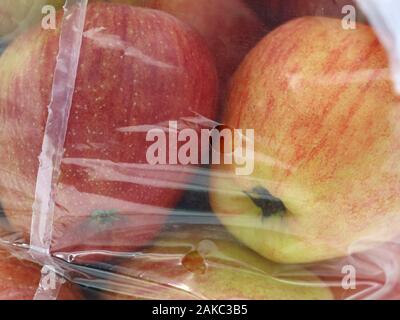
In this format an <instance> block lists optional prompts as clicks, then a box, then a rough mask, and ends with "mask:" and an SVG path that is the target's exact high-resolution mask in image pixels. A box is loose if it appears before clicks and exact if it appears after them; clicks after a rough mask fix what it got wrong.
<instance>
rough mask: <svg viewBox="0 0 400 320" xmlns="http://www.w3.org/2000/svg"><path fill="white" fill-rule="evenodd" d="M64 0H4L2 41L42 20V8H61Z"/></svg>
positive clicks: (0, 15)
mask: <svg viewBox="0 0 400 320" xmlns="http://www.w3.org/2000/svg"><path fill="white" fill-rule="evenodd" d="M64 2H65V1H64V0H2V1H1V2H0V43H1V42H3V41H8V40H11V39H12V38H13V37H15V36H17V35H18V34H19V33H21V32H22V31H24V30H26V29H27V28H28V27H29V26H31V25H33V24H34V23H37V22H38V21H40V19H41V17H43V14H42V8H43V6H45V5H52V6H54V7H55V8H61V7H62V5H63V4H64Z"/></svg>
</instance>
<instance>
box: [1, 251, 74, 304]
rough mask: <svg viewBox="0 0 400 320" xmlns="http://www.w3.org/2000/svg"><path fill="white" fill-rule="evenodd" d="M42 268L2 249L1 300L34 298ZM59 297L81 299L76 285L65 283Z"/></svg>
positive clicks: (62, 298) (61, 298)
mask: <svg viewBox="0 0 400 320" xmlns="http://www.w3.org/2000/svg"><path fill="white" fill-rule="evenodd" d="M40 279H41V269H40V267H39V266H37V265H35V264H33V263H32V262H29V261H24V260H19V259H18V258H16V257H13V256H12V255H11V254H10V253H8V252H7V251H5V250H4V249H0V300H32V299H33V298H34V296H35V293H36V290H37V289H38V287H39V282H40ZM57 299H60V300H80V299H82V296H81V293H80V292H79V290H78V289H77V288H76V287H73V286H72V285H71V284H69V283H65V284H63V285H62V287H61V291H60V292H59V295H58V297H57Z"/></svg>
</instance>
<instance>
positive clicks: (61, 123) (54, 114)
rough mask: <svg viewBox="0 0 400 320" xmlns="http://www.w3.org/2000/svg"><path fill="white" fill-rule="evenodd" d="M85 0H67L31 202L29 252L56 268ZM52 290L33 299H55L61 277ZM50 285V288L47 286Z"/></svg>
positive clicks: (45, 263) (38, 293)
mask: <svg viewBox="0 0 400 320" xmlns="http://www.w3.org/2000/svg"><path fill="white" fill-rule="evenodd" d="M87 2H88V1H87V0H67V1H66V4H65V6H64V18H63V22H62V29H61V34H60V40H59V53H58V56H57V63H56V67H55V72H54V78H53V88H52V94H51V101H50V105H49V106H48V118H47V123H46V127H45V132H44V139H43V145H42V152H41V155H40V157H39V160H40V165H39V170H38V175H37V182H36V191H35V201H34V204H33V208H32V209H33V213H32V225H31V239H30V250H29V252H30V254H31V255H32V256H33V258H34V259H35V260H38V261H40V262H41V263H42V264H43V265H44V267H43V268H44V269H43V270H46V269H49V266H50V267H53V269H54V270H53V269H51V271H54V272H55V271H58V272H60V269H58V268H57V269H56V268H55V267H54V266H55V263H54V262H53V259H52V257H51V256H50V244H51V235H52V223H53V214H54V194H55V192H56V187H57V180H58V176H59V172H60V166H61V158H62V155H63V150H64V142H65V137H66V132H67V125H68V119H69V113H70V108H71V104H72V97H73V93H74V83H75V78H76V73H77V67H78V62H79V55H80V48H81V43H82V35H83V27H84V22H85V14H86V7H87ZM55 283H56V288H54V289H55V290H46V289H45V288H43V287H42V285H40V286H39V288H38V291H37V292H36V295H35V299H55V298H56V297H57V292H58V290H59V289H60V284H61V281H60V279H57V280H56V282H55ZM51 289H53V288H51Z"/></svg>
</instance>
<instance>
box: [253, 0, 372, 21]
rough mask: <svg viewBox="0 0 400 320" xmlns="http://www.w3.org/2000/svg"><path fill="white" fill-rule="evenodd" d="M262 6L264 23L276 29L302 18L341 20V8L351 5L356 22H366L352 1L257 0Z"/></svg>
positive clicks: (342, 15)
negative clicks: (321, 17)
mask: <svg viewBox="0 0 400 320" xmlns="http://www.w3.org/2000/svg"><path fill="white" fill-rule="evenodd" d="M259 2H260V5H261V6H264V11H263V14H264V16H265V21H266V23H267V24H268V25H269V26H271V27H276V26H279V25H281V24H282V23H285V22H287V21H289V20H291V19H295V18H300V17H304V16H326V17H332V18H339V19H341V18H343V17H344V16H345V14H343V13H342V8H343V7H344V6H346V5H351V6H354V7H355V8H356V14H357V21H359V22H366V18H365V16H364V14H363V12H362V11H361V9H359V8H358V6H357V5H356V3H355V2H354V1H352V0H285V1H282V0H259Z"/></svg>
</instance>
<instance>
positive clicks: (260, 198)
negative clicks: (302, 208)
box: [244, 186, 286, 220]
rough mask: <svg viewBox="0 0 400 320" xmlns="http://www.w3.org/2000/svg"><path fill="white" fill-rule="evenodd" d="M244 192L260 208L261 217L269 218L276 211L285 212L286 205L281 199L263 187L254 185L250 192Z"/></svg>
mask: <svg viewBox="0 0 400 320" xmlns="http://www.w3.org/2000/svg"><path fill="white" fill-rule="evenodd" d="M244 193H245V194H246V195H247V196H248V197H249V198H250V199H251V201H253V203H254V204H255V205H256V206H257V207H259V208H260V209H261V212H262V219H263V220H264V219H265V218H269V217H271V216H273V215H275V214H277V213H281V212H285V211H286V207H285V205H284V204H283V202H282V201H281V200H279V199H278V198H276V197H274V196H273V195H272V194H271V193H270V192H269V191H268V190H267V189H265V188H264V187H260V186H258V187H256V188H254V189H252V190H251V192H246V191H244Z"/></svg>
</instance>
